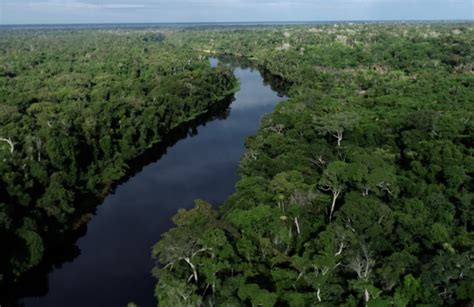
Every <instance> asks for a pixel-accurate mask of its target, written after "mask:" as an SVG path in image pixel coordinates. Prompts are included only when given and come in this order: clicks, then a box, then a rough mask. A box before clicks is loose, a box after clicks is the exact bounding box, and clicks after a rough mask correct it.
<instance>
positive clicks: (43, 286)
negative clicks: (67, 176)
mask: <svg viewBox="0 0 474 307" xmlns="http://www.w3.org/2000/svg"><path fill="white" fill-rule="evenodd" d="M233 100H234V97H233V96H228V97H226V98H225V99H224V100H222V101H221V102H219V103H216V104H215V105H213V106H212V107H211V108H210V109H209V111H208V112H206V113H204V114H201V115H199V116H198V117H196V118H195V119H193V120H192V121H190V122H186V123H183V124H181V125H180V126H178V127H176V128H174V129H173V130H172V131H171V132H170V133H168V134H167V135H166V136H165V137H164V138H163V140H162V141H160V142H159V143H157V144H155V145H154V146H152V147H151V148H149V149H148V150H146V151H145V152H144V153H142V154H141V155H140V156H139V157H137V158H135V159H133V160H131V161H128V162H127V166H128V168H127V170H126V175H125V176H124V177H123V178H122V179H121V180H119V181H117V182H115V183H114V184H113V186H112V187H111V188H110V190H109V193H108V194H113V193H114V192H115V189H116V188H117V187H118V186H119V185H121V184H123V183H125V182H127V181H128V180H130V179H131V178H133V177H134V176H135V175H137V174H139V173H140V172H141V171H142V170H143V168H144V167H146V166H147V165H149V164H151V163H154V162H156V161H158V160H160V158H161V157H162V156H164V155H166V153H167V152H168V149H169V148H171V147H173V146H174V145H175V144H176V143H178V142H179V141H180V140H183V139H186V138H188V137H195V136H197V135H198V127H201V126H202V127H204V126H206V124H207V123H209V122H212V121H215V120H225V119H226V118H227V117H228V116H229V113H230V109H229V106H230V104H231V103H232V101H233ZM104 198H105V197H97V196H92V195H90V196H84V197H83V198H82V199H81V200H80V203H81V204H84V205H81V206H80V207H84V206H87V207H88V208H86V212H85V214H84V216H85V217H87V219H88V220H89V219H90V218H91V217H92V216H93V215H95V214H96V211H97V209H98V206H99V205H100V204H101V203H102V202H103V201H104ZM86 234H87V223H82V224H81V226H79V227H78V228H77V229H76V231H74V232H71V233H68V234H66V235H65V236H63V237H62V238H61V240H60V241H58V240H55V241H48V243H49V245H48V246H49V247H48V249H47V250H46V251H45V255H44V259H43V261H42V263H41V264H40V265H38V266H37V267H35V268H33V269H32V270H30V271H29V272H27V273H26V274H25V275H24V277H23V278H22V279H21V280H20V281H18V282H17V283H14V284H11V285H7V287H5V289H0V298H1V299H0V306H1V307H21V306H24V304H22V303H18V302H17V301H18V299H20V298H23V297H32V296H35V297H41V296H45V295H47V294H48V291H49V289H48V274H49V273H51V272H52V271H53V270H54V269H55V268H60V267H61V265H62V264H63V263H67V262H72V261H73V260H74V259H76V258H77V257H79V255H80V254H81V251H80V249H79V247H78V246H77V245H76V242H77V240H78V239H80V238H81V237H83V236H85V235H86Z"/></svg>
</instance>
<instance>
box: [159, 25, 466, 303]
mask: <svg viewBox="0 0 474 307" xmlns="http://www.w3.org/2000/svg"><path fill="white" fill-rule="evenodd" d="M170 43H172V44H174V45H176V46H178V47H181V48H182V47H185V46H186V47H189V46H192V47H193V48H194V49H196V50H200V51H201V52H203V53H214V54H218V55H233V56H236V57H243V58H246V59H249V60H252V61H253V62H254V63H255V64H257V65H259V66H260V67H262V68H264V69H266V70H268V71H269V72H270V73H272V74H274V75H277V76H281V77H282V78H283V79H285V80H286V81H287V82H288V83H289V84H290V85H291V86H290V88H289V91H288V95H289V97H290V99H289V100H288V101H286V102H283V103H281V104H280V105H279V106H278V107H277V108H276V110H275V111H274V113H273V114H271V115H268V116H266V117H265V118H263V120H262V127H261V129H260V131H259V133H258V134H257V135H255V136H253V137H250V138H249V139H248V141H247V144H246V145H247V148H248V150H247V153H246V155H245V156H244V157H243V158H242V161H241V166H240V175H241V179H240V181H239V182H238V184H237V188H236V192H235V193H234V194H233V195H232V196H231V197H230V198H229V199H228V201H227V202H226V203H225V204H224V205H223V206H222V207H221V208H220V210H219V211H215V210H213V209H212V207H211V206H210V205H209V204H207V203H205V202H203V201H197V202H196V207H195V208H194V209H192V210H189V211H184V210H182V211H180V212H179V213H178V214H177V215H176V216H175V218H174V222H175V224H176V225H177V227H176V228H173V229H171V230H170V231H169V232H168V233H166V234H165V235H163V237H162V239H161V240H160V241H159V242H158V243H157V244H156V245H155V246H154V248H153V255H154V256H155V257H156V258H158V259H159V261H160V263H161V264H160V265H159V266H157V267H156V268H155V269H154V274H155V275H156V276H157V277H158V278H159V281H158V283H157V286H156V296H157V298H158V301H159V304H160V305H163V306H198V305H204V306H241V305H248V306H250V305H251V306H274V305H277V306H313V305H316V304H320V305H325V306H338V305H343V306H363V305H368V306H391V305H394V306H415V305H420V306H421V305H423V306H454V305H457V306H460V305H463V304H466V305H468V304H472V302H473V301H474V232H473V227H474V208H473V196H474V192H473V186H474V182H473V179H472V175H473V172H474V158H473V147H472V144H474V140H473V138H474V131H473V128H474V124H473V115H474V91H473V89H474V75H473V69H474V59H473V55H474V50H473V47H474V28H473V27H472V24H451V25H441V24H433V25H429V24H418V25H416V24H415V25H343V26H338V27H335V26H319V27H309V26H301V27H286V28H267V29H262V28H260V29H247V30H245V29H230V30H229V29H228V30H210V31H206V32H198V31H195V32H183V33H180V34H179V35H176V36H173V37H172V38H170ZM203 197H205V195H203Z"/></svg>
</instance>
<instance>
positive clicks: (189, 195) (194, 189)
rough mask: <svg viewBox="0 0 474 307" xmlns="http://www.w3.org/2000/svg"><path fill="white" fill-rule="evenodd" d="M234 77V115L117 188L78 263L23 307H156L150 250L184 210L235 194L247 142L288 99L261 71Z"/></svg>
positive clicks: (83, 246)
mask: <svg viewBox="0 0 474 307" xmlns="http://www.w3.org/2000/svg"><path fill="white" fill-rule="evenodd" d="M216 63H217V61H216V60H215V59H211V65H213V66H215V65H216ZM235 75H236V76H237V78H239V79H240V82H241V89H240V91H239V92H237V93H236V94H235V100H234V101H233V102H232V104H231V106H230V114H229V116H228V117H227V118H226V119H223V120H215V121H212V122H209V123H207V124H206V125H204V126H200V127H198V128H197V132H198V133H197V135H194V136H192V137H187V138H186V139H183V140H181V141H179V142H178V143H177V144H176V145H174V146H173V147H171V148H170V149H168V151H167V153H166V154H165V155H164V156H162V157H161V159H160V160H159V161H157V162H155V163H152V164H150V165H147V166H146V167H144V168H143V170H142V171H141V172H139V173H137V174H136V175H135V176H134V177H132V178H130V179H129V180H128V181H127V182H125V183H123V184H121V185H119V186H118V187H117V188H116V190H115V192H114V193H113V194H111V195H109V196H108V197H107V198H106V199H105V201H104V203H103V204H102V205H101V206H100V207H99V208H98V210H97V214H96V216H94V217H93V219H92V220H91V222H90V223H89V225H88V230H87V234H86V235H85V236H84V237H82V238H81V239H80V240H79V241H78V242H77V245H78V247H79V248H80V251H81V253H80V255H79V257H77V258H76V259H75V260H74V261H73V262H70V263H65V264H63V265H62V266H61V267H59V268H57V269H55V270H54V271H53V272H52V273H51V274H50V275H49V291H48V294H47V295H46V296H44V297H39V298H27V299H23V300H22V303H23V304H24V306H26V307H35V306H38V307H39V306H41V307H43V306H44V307H46V306H47V307H55V306H61V307H62V306H65V307H69V306H71V307H75V306H81V307H83V306H126V305H127V303H129V302H132V301H133V302H135V303H137V304H138V305H139V306H141V307H146V306H156V301H155V299H154V296H153V292H154V285H155V280H154V278H153V277H152V276H151V274H150V271H151V269H152V267H153V265H154V263H153V260H152V259H151V257H150V254H151V247H152V246H153V244H154V243H156V241H157V240H158V239H159V238H160V235H161V234H162V233H164V232H166V231H167V230H168V229H169V228H170V227H172V223H171V220H170V219H171V217H172V216H173V215H174V214H175V213H176V211H177V210H178V209H179V208H191V207H192V206H193V201H194V200H195V199H197V198H201V199H205V200H207V201H209V202H211V203H212V204H214V205H216V206H217V205H219V204H221V203H222V202H223V201H224V200H225V199H226V198H227V197H228V196H229V195H230V194H231V193H232V192H233V191H234V185H235V183H236V181H237V179H238V178H237V176H236V172H237V167H238V163H239V160H240V158H241V156H242V155H243V153H244V141H245V139H246V137H248V136H250V135H252V134H254V133H255V132H256V131H257V129H258V126H259V123H260V119H261V117H262V115H263V114H265V113H268V112H271V111H272V110H273V108H274V106H275V105H276V104H277V103H278V102H279V101H281V100H282V99H283V98H282V97H280V96H278V95H277V93H276V92H274V91H273V90H272V89H271V88H270V86H268V85H266V84H265V83H264V80H263V78H262V77H261V75H260V73H259V72H258V71H257V70H253V69H251V68H241V67H237V68H236V69H235Z"/></svg>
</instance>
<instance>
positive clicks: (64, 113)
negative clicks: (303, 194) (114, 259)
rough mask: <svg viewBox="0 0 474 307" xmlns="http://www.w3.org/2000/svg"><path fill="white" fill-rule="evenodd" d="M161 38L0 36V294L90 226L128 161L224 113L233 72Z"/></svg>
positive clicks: (148, 34) (56, 33)
mask: <svg viewBox="0 0 474 307" xmlns="http://www.w3.org/2000/svg"><path fill="white" fill-rule="evenodd" d="M166 35H167V36H169V35H173V34H172V33H171V32H167V33H166ZM166 35H165V34H163V33H162V32H159V31H138V30H137V31H125V30H123V31H121V30H95V31H92V30H90V31H89V30H74V31H66V30H64V31H62V30H52V31H33V30H32V31H19V30H17V31H7V30H5V31H1V32H0V161H2V162H1V163H0V192H1V193H0V239H1V242H2V244H3V245H4V246H5V247H6V248H5V249H4V251H3V252H2V253H1V255H0V268H1V269H0V284H2V283H4V282H8V283H11V282H14V281H15V280H17V279H19V278H20V277H21V276H22V275H23V274H24V273H25V272H27V271H28V270H30V269H31V268H33V267H35V266H36V265H38V264H39V263H40V262H41V261H42V259H43V255H44V252H45V249H46V248H49V247H51V245H54V244H60V242H61V241H62V240H64V238H66V237H68V235H69V234H70V232H71V231H73V230H74V229H77V228H78V227H80V225H82V224H83V223H86V222H87V221H88V215H87V213H89V212H90V211H91V210H93V207H94V206H95V205H96V202H85V201H81V200H84V199H86V198H89V197H91V196H93V197H98V196H99V197H100V196H104V195H105V194H106V193H107V192H108V191H109V189H110V187H111V186H112V184H113V183H115V182H117V181H118V180H120V179H122V178H123V177H124V176H125V175H126V174H127V169H128V163H130V161H132V160H133V159H135V158H137V157H138V156H140V155H141V154H142V153H143V152H145V151H146V150H147V149H150V148H152V147H153V145H155V144H157V143H160V142H161V141H162V140H163V139H165V138H166V136H167V135H168V134H169V133H170V132H171V131H173V130H174V129H176V128H178V127H180V126H181V125H183V124H185V123H188V122H191V121H193V120H194V119H196V118H197V117H199V116H200V115H203V114H205V113H207V112H208V111H210V110H212V109H215V108H216V107H218V105H219V104H221V103H224V104H228V98H226V97H228V96H230V95H232V93H233V92H234V91H235V90H236V88H237V81H236V79H235V77H234V76H233V73H232V71H231V69H228V68H225V67H223V66H219V67H217V68H211V67H210V66H209V63H208V59H207V57H203V56H200V55H198V54H197V53H196V52H194V51H193V50H191V49H189V48H179V49H177V48H175V47H174V46H171V45H169V44H168V43H167V42H166V39H167V37H166Z"/></svg>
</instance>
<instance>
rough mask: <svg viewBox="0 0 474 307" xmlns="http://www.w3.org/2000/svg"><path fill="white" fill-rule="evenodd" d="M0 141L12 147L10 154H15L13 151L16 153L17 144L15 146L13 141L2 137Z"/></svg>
mask: <svg viewBox="0 0 474 307" xmlns="http://www.w3.org/2000/svg"><path fill="white" fill-rule="evenodd" d="M0 141H2V142H5V143H7V144H8V145H10V153H11V154H13V151H15V144H13V142H12V140H11V139H6V138H2V137H0Z"/></svg>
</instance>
